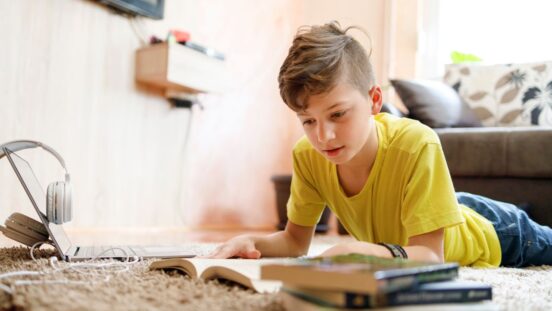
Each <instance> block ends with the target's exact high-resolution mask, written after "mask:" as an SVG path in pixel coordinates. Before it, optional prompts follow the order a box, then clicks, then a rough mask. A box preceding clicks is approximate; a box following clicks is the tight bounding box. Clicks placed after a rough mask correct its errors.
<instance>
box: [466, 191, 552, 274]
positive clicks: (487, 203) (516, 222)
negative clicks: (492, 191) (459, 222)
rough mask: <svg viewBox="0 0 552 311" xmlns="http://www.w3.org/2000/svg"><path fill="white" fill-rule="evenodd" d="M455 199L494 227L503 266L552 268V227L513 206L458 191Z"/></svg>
mask: <svg viewBox="0 0 552 311" xmlns="http://www.w3.org/2000/svg"><path fill="white" fill-rule="evenodd" d="M456 198H457V199H458V203H461V204H464V205H466V206H467V207H469V208H471V209H473V210H474V211H476V212H477V213H478V214H480V215H481V216H483V217H485V218H487V219H488V220H489V221H490V222H491V223H492V224H493V226H494V228H495V231H496V233H497V235H498V240H499V241H500V248H501V249H502V262H501V266H509V267H525V266H531V265H552V229H551V228H550V227H547V226H541V225H539V224H537V223H536V222H534V221H533V220H531V219H530V218H529V216H527V213H525V212H524V211H523V210H521V209H519V208H517V207H516V206H515V205H513V204H510V203H505V202H500V201H495V200H491V199H489V198H486V197H483V196H479V195H475V194H470V193H465V192H457V193H456Z"/></svg>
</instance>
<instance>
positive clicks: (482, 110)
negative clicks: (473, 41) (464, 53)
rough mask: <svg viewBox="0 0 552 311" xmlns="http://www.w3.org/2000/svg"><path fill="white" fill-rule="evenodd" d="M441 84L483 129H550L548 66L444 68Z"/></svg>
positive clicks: (551, 100)
mask: <svg viewBox="0 0 552 311" xmlns="http://www.w3.org/2000/svg"><path fill="white" fill-rule="evenodd" d="M444 81H445V83H447V84H449V85H450V86H452V87H453V88H454V89H455V90H456V91H457V92H458V93H459V94H460V97H462V98H463V99H464V101H465V102H466V103H467V104H468V105H469V106H470V108H472V109H473V110H474V112H475V114H476V115H477V116H478V117H479V119H480V120H481V122H482V123H483V125H485V126H528V125H544V126H552V62H543V63H529V64H511V65H475V64H469V65H466V64H457V65H456V64H455V65H447V67H446V74H445V77H444Z"/></svg>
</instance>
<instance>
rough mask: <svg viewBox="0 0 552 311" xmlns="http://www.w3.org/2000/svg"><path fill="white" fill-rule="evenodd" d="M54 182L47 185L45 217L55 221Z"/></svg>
mask: <svg viewBox="0 0 552 311" xmlns="http://www.w3.org/2000/svg"><path fill="white" fill-rule="evenodd" d="M55 187H56V185H55V183H51V184H49V185H48V190H47V191H46V217H47V218H48V221H50V222H54V223H55V221H54V220H55V198H54V196H55Z"/></svg>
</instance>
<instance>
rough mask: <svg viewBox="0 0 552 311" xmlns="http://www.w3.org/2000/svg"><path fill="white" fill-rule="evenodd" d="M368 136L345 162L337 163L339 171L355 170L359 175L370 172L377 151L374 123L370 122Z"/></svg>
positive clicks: (376, 135) (377, 140)
mask: <svg viewBox="0 0 552 311" xmlns="http://www.w3.org/2000/svg"><path fill="white" fill-rule="evenodd" d="M370 123H371V124H370V127H371V129H370V136H369V137H368V139H367V140H366V143H365V144H364V146H363V147H362V149H361V150H360V151H359V152H358V153H357V154H356V155H355V156H354V157H353V158H352V159H351V160H350V161H349V162H347V163H344V164H339V165H337V167H338V169H339V170H340V171H347V172H356V173H358V174H359V175H363V174H366V175H368V174H370V171H371V170H372V166H373V165H374V162H375V160H376V155H377V153H378V146H379V139H378V134H377V130H376V123H375V122H374V120H373V119H372V122H370Z"/></svg>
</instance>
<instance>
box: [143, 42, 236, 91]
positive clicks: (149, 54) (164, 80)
mask: <svg viewBox="0 0 552 311" xmlns="http://www.w3.org/2000/svg"><path fill="white" fill-rule="evenodd" d="M225 76H226V75H225V62H224V61H223V60H220V59H217V58H214V57H211V56H208V55H206V54H203V53H201V52H198V51H196V50H193V49H191V48H188V47H186V46H184V45H181V44H178V43H159V44H154V45H151V46H148V47H144V48H141V49H139V50H138V51H136V80H137V81H139V82H143V83H146V84H150V85H154V86H158V87H161V88H165V89H166V90H167V91H176V92H185V93H192V94H195V93H205V92H215V93H217V92H221V91H222V90H223V88H224V84H225V82H226V79H225Z"/></svg>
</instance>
